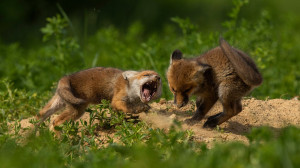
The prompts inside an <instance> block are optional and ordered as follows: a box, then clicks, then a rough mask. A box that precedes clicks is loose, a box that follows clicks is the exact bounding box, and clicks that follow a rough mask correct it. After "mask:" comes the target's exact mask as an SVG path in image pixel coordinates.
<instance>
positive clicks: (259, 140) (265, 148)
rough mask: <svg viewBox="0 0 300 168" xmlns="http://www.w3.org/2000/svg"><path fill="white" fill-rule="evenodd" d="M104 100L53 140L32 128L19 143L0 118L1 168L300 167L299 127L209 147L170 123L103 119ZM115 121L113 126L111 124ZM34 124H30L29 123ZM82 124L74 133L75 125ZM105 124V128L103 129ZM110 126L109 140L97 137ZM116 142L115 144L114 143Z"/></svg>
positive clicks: (41, 129)
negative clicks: (86, 118) (152, 125)
mask: <svg viewBox="0 0 300 168" xmlns="http://www.w3.org/2000/svg"><path fill="white" fill-rule="evenodd" d="M107 105H108V104H107V102H104V103H103V104H101V105H99V106H96V107H94V109H99V111H102V110H105V111H106V112H98V111H97V110H91V109H90V110H89V112H90V121H93V120H94V119H95V118H98V119H100V120H101V121H102V122H99V123H98V124H92V123H90V122H86V121H82V120H80V121H78V122H73V121H70V122H67V123H65V124H63V125H62V126H61V127H60V128H57V129H59V130H60V131H61V136H60V138H55V137H54V133H53V132H49V130H48V128H47V127H46V126H45V125H41V126H40V127H39V128H37V131H38V133H39V135H38V136H35V134H32V135H31V136H30V135H27V138H26V141H25V142H24V141H23V142H21V143H20V142H19V141H20V140H22V137H20V136H19V135H18V132H20V131H21V130H22V129H21V128H20V127H19V126H18V125H16V126H14V131H15V134H8V127H9V126H8V125H7V124H8V123H7V122H6V121H5V120H4V121H2V125H1V132H0V156H1V157H0V162H1V166H2V167H99V166H101V167H230V168H231V167H297V166H299V165H300V162H299V159H298V158H299V157H300V147H299V145H298V144H299V143H300V129H299V128H295V127H287V128H284V129H283V130H281V132H280V134H279V135H277V136H276V137H275V136H274V135H273V133H272V131H271V130H270V129H269V128H256V129H253V130H252V131H251V132H250V133H249V134H248V136H247V137H248V138H249V142H250V144H249V145H246V144H243V143H239V142H230V143H226V144H215V146H214V147H213V148H212V149H208V148H207V147H206V145H205V144H204V143H197V142H194V141H193V139H192V138H193V133H192V132H190V131H182V130H181V126H180V123H177V122H174V124H173V126H172V127H171V128H170V130H169V131H168V132H166V131H165V130H161V129H152V128H150V127H149V126H148V125H146V124H145V123H144V122H138V123H137V124H134V123H133V121H127V122H125V121H124V120H123V121H122V118H123V117H124V116H122V115H118V114H117V113H113V114H112V116H111V117H110V118H109V119H108V118H107V117H105V116H106V114H104V113H109V112H111V111H107V108H105V107H106V106H107ZM116 121H117V122H116ZM32 122H34V121H32ZM80 122H81V124H82V125H83V127H82V129H80V130H79V123H80ZM104 125H106V126H104ZM112 128H114V130H115V132H116V134H115V136H114V137H108V138H106V139H107V140H103V137H102V136H100V135H96V134H95V133H96V132H97V131H96V130H97V129H102V131H105V130H109V129H112ZM116 139H118V140H119V141H118V142H115V140H116Z"/></svg>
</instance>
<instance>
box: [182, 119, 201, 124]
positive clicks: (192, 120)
mask: <svg viewBox="0 0 300 168" xmlns="http://www.w3.org/2000/svg"><path fill="white" fill-rule="evenodd" d="M183 122H184V123H186V124H187V125H195V124H196V123H197V122H198V121H197V120H195V119H193V118H189V119H186V120H184V121H183Z"/></svg>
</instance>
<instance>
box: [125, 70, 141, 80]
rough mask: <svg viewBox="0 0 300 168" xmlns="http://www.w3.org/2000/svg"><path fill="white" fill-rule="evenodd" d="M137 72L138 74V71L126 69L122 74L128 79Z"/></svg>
mask: <svg viewBox="0 0 300 168" xmlns="http://www.w3.org/2000/svg"><path fill="white" fill-rule="evenodd" d="M136 74H138V72H137V71H124V72H123V73H122V76H123V78H124V79H125V80H128V79H129V78H131V77H133V76H135V75H136Z"/></svg>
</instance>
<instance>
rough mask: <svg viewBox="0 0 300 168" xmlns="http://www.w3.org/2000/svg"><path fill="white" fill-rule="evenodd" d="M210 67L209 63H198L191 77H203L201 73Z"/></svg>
mask: <svg viewBox="0 0 300 168" xmlns="http://www.w3.org/2000/svg"><path fill="white" fill-rule="evenodd" d="M210 69H211V66H209V65H206V64H202V65H199V66H198V67H197V69H196V72H195V73H194V76H193V78H194V79H201V78H202V77H203V74H204V73H205V72H206V71H208V70H210Z"/></svg>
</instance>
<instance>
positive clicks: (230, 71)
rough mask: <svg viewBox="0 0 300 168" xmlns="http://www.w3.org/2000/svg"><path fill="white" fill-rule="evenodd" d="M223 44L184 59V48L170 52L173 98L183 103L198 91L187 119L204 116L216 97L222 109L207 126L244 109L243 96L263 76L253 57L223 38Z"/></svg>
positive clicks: (258, 83) (255, 85)
mask: <svg viewBox="0 0 300 168" xmlns="http://www.w3.org/2000/svg"><path fill="white" fill-rule="evenodd" d="M219 42H220V46H218V47H216V48H214V49H212V50H210V51H208V52H206V53H204V54H202V55H201V56H199V57H195V58H191V59H184V58H182V52H181V51H180V50H175V51H174V52H173V53H172V55H171V60H170V65H169V68H168V71H167V78H168V83H169V88H170V90H171V91H172V92H173V94H174V102H175V103H176V104H177V106H178V107H179V108H180V107H183V106H184V105H186V104H187V103H188V101H189V96H190V95H197V96H198V97H197V100H196V106H197V110H196V112H195V114H194V116H193V117H192V118H191V119H188V120H187V122H188V123H193V122H194V121H200V120H202V119H203V118H204V116H205V115H206V114H207V112H208V111H209V110H210V109H211V107H212V106H213V105H214V104H215V103H216V101H217V100H220V102H221V103H222V105H223V112H221V113H218V114H216V115H213V116H210V117H208V119H207V121H206V122H205V123H204V127H215V126H216V125H219V124H222V123H223V122H225V121H227V120H228V119H230V118H231V117H233V116H235V115H237V114H238V113H240V112H241V111H242V105H241V98H242V97H243V96H245V95H246V94H248V93H249V92H250V91H252V90H253V88H255V87H257V86H259V85H260V84H261V83H262V81H263V79H262V76H261V74H260V72H259V71H258V68H257V67H256V65H255V63H254V61H253V60H252V59H251V58H250V57H249V56H248V55H247V54H245V53H244V52H243V51H241V50H238V49H235V48H233V47H231V46H230V45H229V44H228V43H227V42H226V41H225V40H224V39H223V38H220V41H219Z"/></svg>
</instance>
